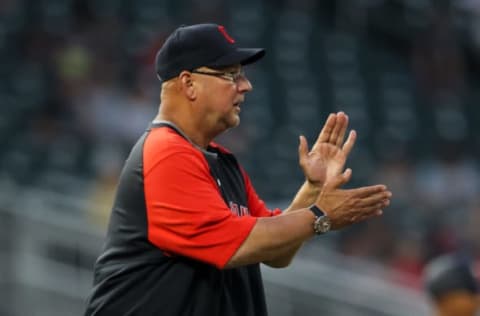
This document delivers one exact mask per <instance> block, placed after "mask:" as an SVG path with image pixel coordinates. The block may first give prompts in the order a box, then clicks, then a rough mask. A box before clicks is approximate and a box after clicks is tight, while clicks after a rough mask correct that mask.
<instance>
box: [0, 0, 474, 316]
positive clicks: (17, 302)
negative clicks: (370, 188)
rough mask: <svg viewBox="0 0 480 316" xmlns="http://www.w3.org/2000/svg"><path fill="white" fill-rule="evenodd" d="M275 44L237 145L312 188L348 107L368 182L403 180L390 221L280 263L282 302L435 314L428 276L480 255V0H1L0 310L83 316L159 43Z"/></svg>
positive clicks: (277, 183)
mask: <svg viewBox="0 0 480 316" xmlns="http://www.w3.org/2000/svg"><path fill="white" fill-rule="evenodd" d="M209 21H213V22H217V23H220V24H224V25H225V26H226V27H227V28H228V29H229V32H230V33H231V34H232V35H233V36H234V37H235V38H236V39H237V40H238V41H239V42H242V43H245V44H248V45H253V46H258V47H266V48H267V49H268V52H267V58H265V59H264V60H262V61H261V62H260V63H258V64H256V65H255V66H253V67H251V68H248V67H247V69H246V71H247V75H248V76H249V78H251V81H252V83H253V85H254V91H253V92H252V93H251V94H250V95H248V96H247V102H246V103H245V104H244V106H243V109H242V124H241V126H240V127H239V128H237V129H235V130H232V131H231V132H229V133H228V134H226V135H225V136H224V137H222V139H221V140H220V142H221V143H223V144H225V145H226V146H227V147H229V148H231V149H232V151H234V152H235V153H236V154H237V155H238V157H239V158H240V160H241V162H242V163H243V164H244V166H245V168H246V169H247V170H248V171H249V173H250V175H251V177H252V179H253V182H254V185H255V186H256V188H257V191H258V192H259V194H260V195H261V196H262V197H263V199H265V200H266V201H267V202H268V204H269V205H271V206H284V205H286V204H287V203H288V199H289V198H291V197H292V195H293V193H294V192H295V190H296V189H297V188H298V186H299V185H300V183H301V182H302V175H301V171H300V169H299V168H298V164H297V142H298V135H299V134H300V133H303V134H305V135H306V136H307V137H308V138H309V139H310V142H313V140H314V138H315V136H316V135H317V133H318V132H319V128H320V127H321V125H322V123H323V121H324V119H325V118H326V116H327V114H328V113H329V112H330V111H337V110H344V111H346V112H347V113H348V114H349V115H350V119H351V127H353V128H355V129H356V130H357V131H358V133H359V139H358V142H357V145H356V147H355V149H354V152H353V154H352V156H351V158H350V160H349V162H348V165H349V166H350V167H352V168H353V177H354V179H353V181H352V185H364V184H373V183H379V182H380V183H386V184H387V185H388V186H389V187H390V188H391V190H392V191H393V192H394V199H393V203H392V205H391V207H390V208H389V209H388V211H386V212H385V214H384V216H383V217H382V218H379V219H376V220H373V221H369V222H368V223H365V224H362V225H357V226H355V227H353V228H351V229H347V230H344V231H341V232H337V233H332V234H329V235H327V236H324V237H321V238H317V239H315V240H313V241H312V242H310V243H308V244H307V246H306V247H305V248H304V249H303V250H302V251H301V252H300V254H299V256H298V257H297V258H296V259H295V261H294V263H293V264H292V266H291V267H289V268H287V269H285V270H273V269H264V276H265V283H266V288H267V296H268V304H269V308H270V311H271V314H272V315H285V316H287V315H314V314H316V315H320V314H321V315H340V316H363V315H374V316H387V315H392V316H393V315H398V316H402V315H404V316H411V315H428V313H429V302H428V300H427V299H426V298H425V296H424V294H423V292H422V279H421V276H422V269H423V266H424V264H425V263H426V262H427V261H428V260H429V259H430V258H432V257H434V256H436V255H438V254H441V253H445V252H450V251H454V250H460V251H464V252H465V253H467V254H468V255H469V256H471V257H472V258H473V259H476V260H477V262H478V258H480V257H479V255H480V248H479V247H480V245H479V244H480V229H479V228H478V227H480V204H479V192H480V171H479V167H480V166H479V159H478V157H479V150H480V138H479V137H478V134H479V132H480V108H479V106H478V105H479V103H480V102H479V101H480V92H479V91H480V90H479V87H480V73H479V67H480V1H478V0H463V1H461V0H458V1H447V0H444V1H437V0H436V1H433V0H431V1H429V0H337V1H334V0H318V1H315V0H283V1H273V0H270V1H268V0H264V1H254V0H243V1H233V0H230V1H220V0H202V1H201V0H136V1H134V0H102V1H99V0H1V1H0V60H1V63H0V145H1V148H2V150H1V151H0V258H1V260H0V297H1V300H0V315H2V316H26V315H28V316H30V315H49V316H57V315H58V316H60V315H62V316H63V315H81V314H82V310H83V302H84V299H85V297H86V295H87V293H88V291H89V289H90V285H91V282H92V275H91V270H92V265H93V262H94V260H95V258H96V256H97V254H98V253H99V250H100V249H101V246H102V240H103V239H102V238H103V235H104V231H105V225H106V222H107V219H108V212H109V208H110V205H111V201H112V198H113V194H114V189H115V184H116V180H117V177H118V173H119V170H120V168H121V166H122V162H123V160H124V159H125V157H126V155H127V154H128V151H129V149H130V146H131V145H132V144H133V143H134V141H135V140H136V138H137V137H138V136H139V135H140V134H141V133H142V131H143V130H144V129H145V127H146V126H147V125H148V122H149V121H150V120H151V119H152V118H153V116H154V115H155V113H156V111H157V106H158V95H159V88H160V85H159V82H158V81H157V80H156V78H155V74H154V71H153V59H154V55H155V52H156V50H157V49H158V48H159V47H160V45H161V44H162V42H163V40H164V39H165V37H166V36H167V35H168V34H169V33H170V32H171V31H172V30H173V29H174V28H176V27H177V26H179V25H180V24H192V23H197V22H209Z"/></svg>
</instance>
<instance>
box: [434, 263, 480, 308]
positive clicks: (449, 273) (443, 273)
mask: <svg viewBox="0 0 480 316" xmlns="http://www.w3.org/2000/svg"><path fill="white" fill-rule="evenodd" d="M425 286H426V289H427V292H428V294H429V295H430V296H431V298H432V299H433V303H434V308H435V314H434V315H435V316H475V315H479V314H478V313H479V312H480V295H479V287H478V286H479V285H478V280H477V279H476V277H475V275H474V273H473V271H472V266H471V265H470V263H469V262H468V261H466V260H465V259H464V258H462V257H459V256H457V255H453V254H450V255H443V256H440V257H437V258H435V259H434V260H432V261H431V262H430V263H428V264H427V265H426V267H425Z"/></svg>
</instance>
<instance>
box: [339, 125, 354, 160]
mask: <svg viewBox="0 0 480 316" xmlns="http://www.w3.org/2000/svg"><path fill="white" fill-rule="evenodd" d="M355 140H357V132H355V131H354V130H352V131H350V133H349V134H348V138H347V141H346V142H345V144H343V148H342V149H343V151H344V152H345V156H347V157H348V155H349V154H350V152H351V151H352V148H353V145H355ZM339 146H340V145H339Z"/></svg>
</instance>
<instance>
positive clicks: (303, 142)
mask: <svg viewBox="0 0 480 316" xmlns="http://www.w3.org/2000/svg"><path fill="white" fill-rule="evenodd" d="M299 141H300V143H299V145H298V160H299V161H300V165H303V162H304V161H305V159H307V156H308V143H307V139H306V138H305V136H303V135H300V136H299Z"/></svg>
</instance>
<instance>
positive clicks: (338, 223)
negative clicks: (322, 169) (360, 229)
mask: <svg viewBox="0 0 480 316" xmlns="http://www.w3.org/2000/svg"><path fill="white" fill-rule="evenodd" d="M351 176H352V170H351V169H347V170H345V172H343V173H342V174H340V175H338V176H336V177H334V178H332V179H331V180H330V181H329V182H327V183H325V185H324V187H323V189H322V191H321V192H320V194H319V196H318V198H317V200H316V201H315V205H317V206H318V207H319V208H320V209H321V210H322V211H323V212H324V213H325V214H326V215H327V216H328V217H329V218H330V221H331V225H332V229H340V228H343V227H345V226H348V225H351V224H353V223H357V222H360V221H363V220H365V219H367V218H370V217H373V216H378V215H381V214H382V212H383V208H385V207H387V206H388V205H389V204H390V197H391V196H392V193H391V192H390V191H388V190H387V187H386V186H385V185H373V186H367V187H361V188H356V189H348V190H344V189H341V188H340V187H341V186H342V185H344V184H345V183H347V182H348V181H349V180H350V178H351Z"/></svg>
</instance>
